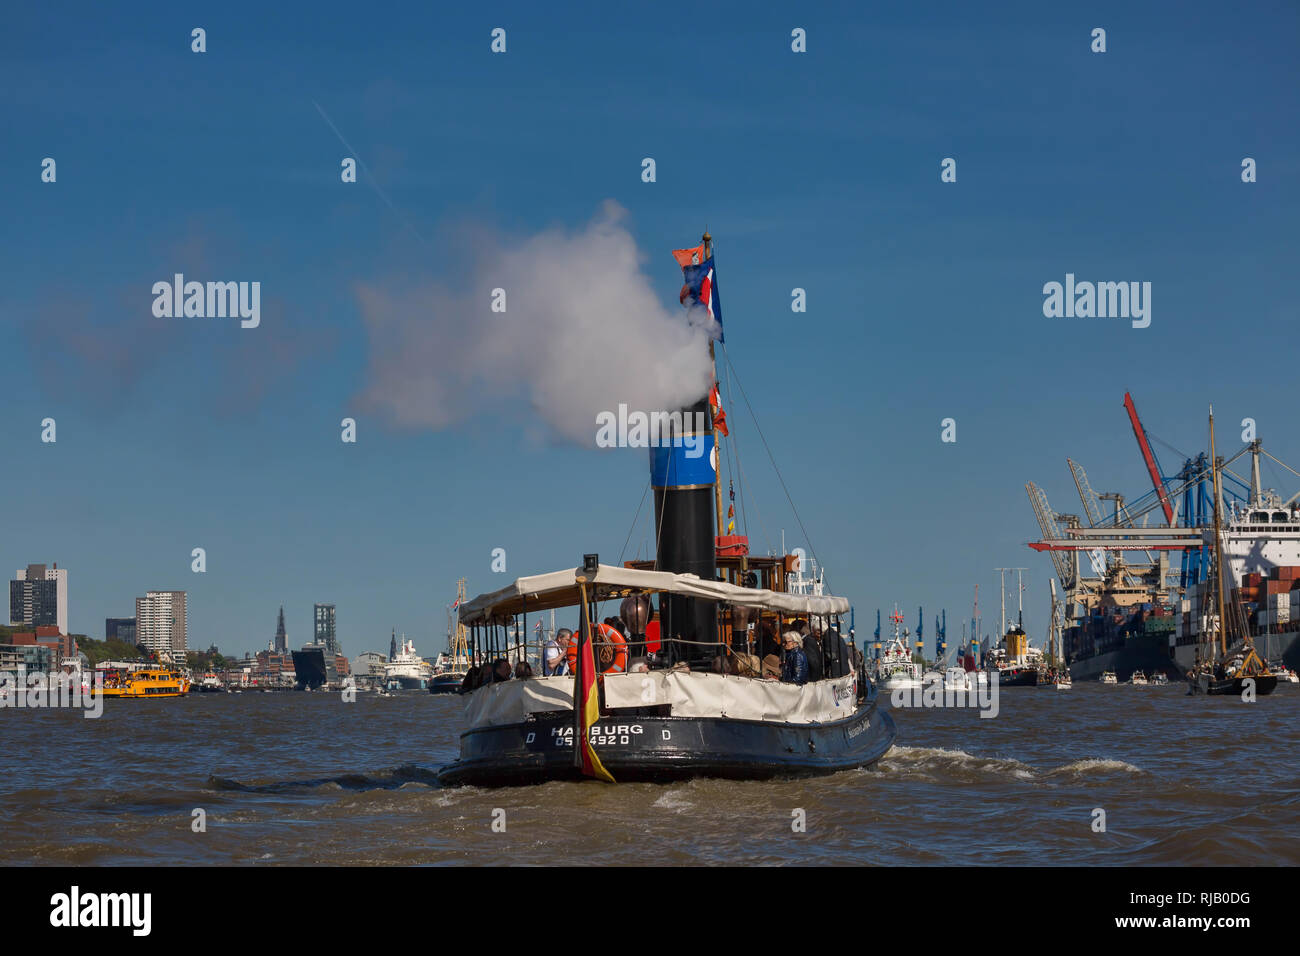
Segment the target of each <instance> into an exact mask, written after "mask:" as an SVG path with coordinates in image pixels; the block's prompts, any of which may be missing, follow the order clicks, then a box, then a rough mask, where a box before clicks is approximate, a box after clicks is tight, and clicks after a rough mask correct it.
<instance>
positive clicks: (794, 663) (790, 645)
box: [781, 631, 808, 684]
mask: <svg viewBox="0 0 1300 956" xmlns="http://www.w3.org/2000/svg"><path fill="white" fill-rule="evenodd" d="M799 640H800V638H799V632H798V631H786V632H785V660H784V661H783V662H782V665H781V680H782V681H783V682H784V683H786V684H806V683H808V657H807V656H806V655H805V654H804V652H803V651H802V650H800V649H799Z"/></svg>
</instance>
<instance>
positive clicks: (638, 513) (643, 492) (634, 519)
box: [618, 478, 651, 564]
mask: <svg viewBox="0 0 1300 956" xmlns="http://www.w3.org/2000/svg"><path fill="white" fill-rule="evenodd" d="M650 481H651V479H649V478H647V479H646V481H645V488H643V489H642V490H641V503H640V504H638V505H637V506H636V514H634V515H633V516H632V527H630V528H628V529H627V537H626V538H625V539H624V540H623V550H621V551H620V552H619V553H618V563H619V564H622V563H623V555H625V554H626V553H627V545H628V542H629V541H631V540H632V532H633V531H635V530H636V522H637V519H638V518H640V517H641V509H642V508H644V507H645V496H646V493H647V492H648V491H649V490H650Z"/></svg>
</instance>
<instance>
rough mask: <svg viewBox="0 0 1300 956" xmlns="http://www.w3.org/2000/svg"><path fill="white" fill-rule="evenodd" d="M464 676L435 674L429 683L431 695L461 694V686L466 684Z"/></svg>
mask: <svg viewBox="0 0 1300 956" xmlns="http://www.w3.org/2000/svg"><path fill="white" fill-rule="evenodd" d="M464 681H465V676H464V675H463V674H435V675H434V677H433V679H432V680H430V681H429V693H430V694H459V693H460V685H461V684H462V683H464Z"/></svg>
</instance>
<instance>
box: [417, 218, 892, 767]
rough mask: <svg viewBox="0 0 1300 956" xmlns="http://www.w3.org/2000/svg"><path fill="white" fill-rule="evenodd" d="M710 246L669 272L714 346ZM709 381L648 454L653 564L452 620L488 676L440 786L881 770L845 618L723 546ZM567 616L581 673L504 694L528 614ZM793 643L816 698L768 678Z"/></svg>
mask: <svg viewBox="0 0 1300 956" xmlns="http://www.w3.org/2000/svg"><path fill="white" fill-rule="evenodd" d="M710 246H711V238H710V237H709V236H708V234H707V233H706V234H705V235H704V238H703V245H701V246H699V247H697V248H695V249H690V250H679V251H678V252H676V253H674V255H675V256H676V257H677V259H678V262H679V264H681V265H682V268H683V274H684V276H685V279H686V286H685V287H684V288H683V290H682V296H681V298H682V301H683V302H684V303H685V302H686V300H687V298H688V296H689V297H690V299H691V300H692V302H693V303H694V307H695V309H696V310H698V311H697V313H696V314H697V316H698V317H700V318H702V319H703V320H705V321H706V322H707V323H708V324H709V327H710V334H711V338H712V339H716V340H717V341H721V324H720V323H721V307H720V302H719V300H718V298H717V285H716V281H715V279H714V273H713V259H712V255H711V249H710ZM702 346H703V343H701V347H702ZM709 352H710V356H711V357H712V356H713V354H714V343H713V341H712V340H711V341H710V342H709ZM716 379H717V375H716V364H715V371H714V384H713V385H712V387H707V386H701V394H700V395H699V396H698V400H697V401H695V402H694V404H692V405H690V406H689V407H686V408H682V409H680V410H679V411H677V412H673V413H666V414H665V418H666V420H667V422H668V424H669V427H668V429H667V433H666V434H663V435H660V436H658V440H656V441H652V443H651V447H650V485H651V487H652V489H653V492H654V523H655V545H656V552H655V557H654V559H653V560H643V561H626V562H623V564H622V565H621V566H619V565H610V564H602V563H601V562H600V560H599V557H598V556H597V555H595V554H588V555H586V556H584V559H583V564H582V565H581V566H580V567H572V568H566V569H564V570H560V571H554V572H551V573H548V574H540V575H535V576H531V577H522V578H519V579H518V580H516V581H515V582H514V583H513V584H511V585H509V586H507V587H505V588H503V589H501V590H498V591H494V592H492V593H488V594H483V595H480V596H478V597H476V598H474V599H473V600H470V601H467V602H464V603H462V604H461V605H460V606H459V608H458V620H459V623H460V624H462V625H464V626H465V627H466V628H468V630H469V649H470V653H469V659H470V660H472V661H483V662H484V663H483V664H482V665H481V666H473V667H470V669H469V672H468V674H467V676H466V678H465V681H464V685H465V686H464V690H463V692H464V694H465V699H466V707H465V713H466V719H467V724H468V727H467V729H466V730H465V732H464V733H463V734H462V735H461V739H460V756H459V759H458V760H456V761H455V762H454V763H451V764H449V765H447V766H445V767H444V768H442V770H441V771H440V773H439V781H440V782H441V783H442V784H443V785H447V786H456V785H475V786H505V785H522V784H535V783H542V782H545V781H549V780H576V779H581V778H583V777H588V776H590V777H597V778H600V779H604V780H606V781H610V782H615V781H617V782H625V781H652V782H653V781H671V780H680V779H685V778H691V777H704V776H707V777H724V778H732V779H764V778H770V777H777V776H809V775H816V774H828V773H834V772H837V771H840V770H847V769H850V768H855V767H866V766H870V765H872V764H873V763H875V762H876V761H878V760H879V759H880V758H881V757H882V756H884V754H885V753H886V752H887V751H888V750H889V749H890V747H891V746H892V745H893V742H894V737H895V728H894V723H893V720H892V719H891V717H890V716H889V714H887V713H885V712H883V711H881V710H879V709H878V708H877V698H876V691H875V688H874V687H873V686H872V685H871V683H870V682H868V681H866V680H865V679H864V675H863V674H862V672H861V658H860V656H859V655H858V654H857V652H856V649H854V648H852V647H851V645H849V644H847V643H846V642H845V641H844V640H843V638H841V637H840V633H841V632H840V626H841V617H842V616H843V615H844V614H846V613H847V612H848V611H849V602H848V601H847V600H846V599H844V598H842V597H835V596H831V595H829V594H825V593H815V592H821V591H824V588H822V587H820V586H819V587H816V588H809V587H807V586H804V585H803V584H796V587H797V590H793V591H792V589H791V584H792V583H795V582H796V581H797V580H798V579H797V578H796V577H795V571H796V569H798V568H799V565H800V560H799V558H798V557H797V556H796V555H794V554H786V555H779V556H778V555H766V556H757V555H750V553H749V541H748V537H747V536H745V535H735V534H732V533H730V532H731V531H732V530H734V525H733V526H729V527H728V528H727V529H726V530H727V532H728V533H726V534H724V527H723V518H722V507H721V484H720V481H719V477H718V461H719V455H718V446H717V440H718V436H719V435H726V434H728V430H727V428H726V425H725V417H724V416H723V414H722V410H721V403H720V399H719V397H718V388H717V385H716ZM706 388H707V389H708V390H707V394H706V393H705V390H706ZM655 414H656V415H658V414H660V413H657V412H656V413H655ZM732 450H733V451H734V449H732ZM733 500H734V496H733ZM730 517H731V515H730V514H729V515H728V518H730ZM561 608H572V609H574V612H576V614H575V616H576V620H572V621H571V622H570V621H565V622H564V623H565V624H566V625H568V624H570V623H572V625H573V629H574V642H573V644H572V645H571V647H570V649H569V650H568V662H569V665H570V668H571V670H572V673H571V674H570V675H567V676H559V677H544V676H541V675H540V674H538V675H536V676H532V677H527V678H525V679H519V678H517V677H511V670H512V667H517V666H518V665H519V664H520V663H521V662H525V661H527V659H528V658H529V657H532V658H533V659H541V658H542V649H541V648H536V649H532V653H529V649H527V648H521V647H520V646H519V644H518V642H517V641H515V640H514V639H513V638H512V635H515V634H524V635H527V634H528V633H529V630H528V615H529V614H530V613H540V612H543V611H550V610H556V609H561ZM606 615H609V616H606ZM805 629H806V630H805ZM791 630H799V631H801V632H803V633H805V634H807V635H808V636H807V637H805V639H804V643H803V646H804V647H805V648H810V647H811V649H812V650H813V651H814V653H813V654H812V655H810V656H811V657H813V658H815V659H816V662H817V664H818V665H819V666H821V668H822V672H821V673H819V674H813V673H810V674H809V678H810V679H808V680H807V682H805V683H795V682H793V681H790V682H787V681H783V680H779V679H776V678H775V676H774V675H780V673H781V658H780V656H779V655H780V653H781V651H780V644H779V639H780V636H781V635H783V634H784V633H786V632H789V631H791ZM817 635H820V638H818V637H817ZM810 640H812V641H814V642H818V643H814V644H813V645H810V644H809V641H810ZM818 648H819V649H820V653H818ZM512 658H513V659H512ZM791 659H792V660H795V661H796V662H797V660H798V655H797V654H795V653H794V652H791ZM805 659H806V658H805Z"/></svg>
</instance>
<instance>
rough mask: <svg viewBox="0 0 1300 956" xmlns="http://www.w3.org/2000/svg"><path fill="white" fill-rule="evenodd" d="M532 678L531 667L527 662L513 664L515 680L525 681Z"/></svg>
mask: <svg viewBox="0 0 1300 956" xmlns="http://www.w3.org/2000/svg"><path fill="white" fill-rule="evenodd" d="M532 676H533V665H532V664H530V663H528V662H527V661H518V662H517V663H516V664H515V680H527V679H528V678H530V677H532Z"/></svg>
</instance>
